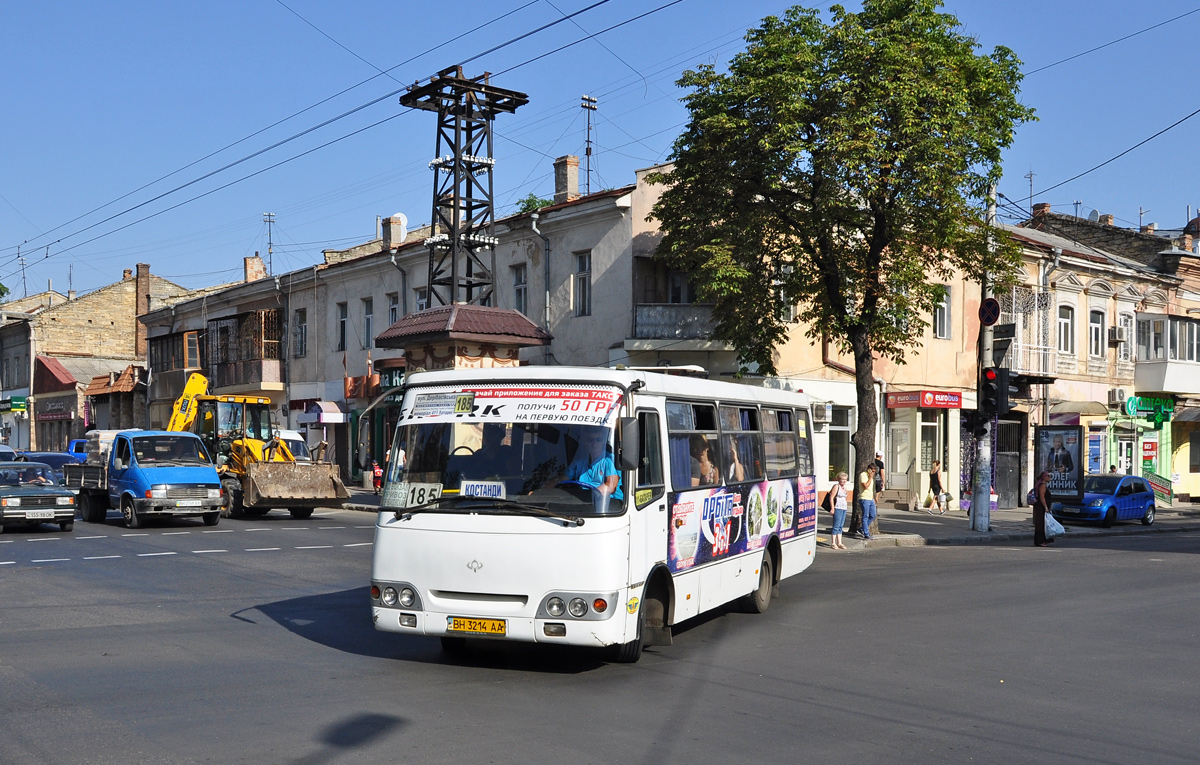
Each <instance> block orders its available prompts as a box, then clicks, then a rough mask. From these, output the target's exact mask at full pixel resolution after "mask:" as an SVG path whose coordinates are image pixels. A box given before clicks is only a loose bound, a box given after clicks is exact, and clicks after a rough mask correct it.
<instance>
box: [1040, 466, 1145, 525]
mask: <svg viewBox="0 0 1200 765" xmlns="http://www.w3.org/2000/svg"><path fill="white" fill-rule="evenodd" d="M1050 512H1051V513H1052V514H1053V515H1054V517H1055V518H1057V519H1059V520H1061V521H1071V520H1081V521H1100V522H1101V523H1103V524H1104V525H1105V526H1111V525H1113V524H1114V523H1116V522H1117V521H1141V522H1142V523H1144V524H1145V525H1147V526H1149V525H1150V524H1151V523H1154V490H1153V489H1151V488H1150V484H1149V483H1147V481H1146V479H1145V478H1142V477H1141V476H1136V475H1114V474H1112V473H1107V474H1104V475H1089V476H1084V479H1083V502H1082V504H1081V503H1078V502H1073V501H1072V502H1055V503H1054V504H1053V505H1051V506H1050Z"/></svg>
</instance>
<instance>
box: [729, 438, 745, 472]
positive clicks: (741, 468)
mask: <svg viewBox="0 0 1200 765" xmlns="http://www.w3.org/2000/svg"><path fill="white" fill-rule="evenodd" d="M725 454H726V457H727V459H728V460H729V477H728V479H729V480H728V482H729V483H739V482H741V481H744V480H746V466H745V465H743V464H742V461H741V459H740V458H739V457H738V442H737V437H736V436H725Z"/></svg>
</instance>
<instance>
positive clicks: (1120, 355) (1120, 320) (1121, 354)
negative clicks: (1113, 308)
mask: <svg viewBox="0 0 1200 765" xmlns="http://www.w3.org/2000/svg"><path fill="white" fill-rule="evenodd" d="M1117 325H1118V326H1119V327H1120V328H1121V329H1122V334H1124V335H1125V339H1124V340H1123V341H1121V342H1120V343H1118V344H1117V361H1132V358H1131V357H1130V349H1131V348H1132V347H1133V314H1131V313H1123V314H1121V315H1119V316H1118V317H1117Z"/></svg>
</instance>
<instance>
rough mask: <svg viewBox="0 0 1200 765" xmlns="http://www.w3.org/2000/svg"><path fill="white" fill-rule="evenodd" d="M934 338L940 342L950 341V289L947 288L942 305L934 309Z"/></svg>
mask: <svg viewBox="0 0 1200 765" xmlns="http://www.w3.org/2000/svg"><path fill="white" fill-rule="evenodd" d="M933 336H934V337H936V338H937V339H939V340H949V339H950V288H949V287H946V297H945V298H943V299H942V302H941V304H940V305H939V306H938V307H937V308H934V309H933Z"/></svg>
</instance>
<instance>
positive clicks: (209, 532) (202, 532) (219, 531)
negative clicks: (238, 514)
mask: <svg viewBox="0 0 1200 765" xmlns="http://www.w3.org/2000/svg"><path fill="white" fill-rule="evenodd" d="M200 533H201V534H232V533H233V529H217V530H216V531H201V532H200Z"/></svg>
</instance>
